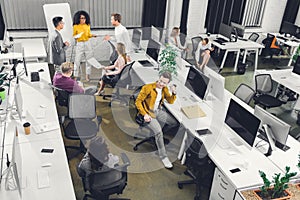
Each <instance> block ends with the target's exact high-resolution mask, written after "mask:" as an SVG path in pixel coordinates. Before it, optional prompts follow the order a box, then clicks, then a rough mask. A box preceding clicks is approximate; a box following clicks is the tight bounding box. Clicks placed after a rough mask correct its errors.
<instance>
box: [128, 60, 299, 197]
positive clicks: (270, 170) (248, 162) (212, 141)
mask: <svg viewBox="0 0 300 200" xmlns="http://www.w3.org/2000/svg"><path fill="white" fill-rule="evenodd" d="M133 69H134V72H135V73H136V74H137V75H138V76H139V78H140V80H142V81H143V82H144V83H149V82H154V81H155V80H157V78H158V72H157V71H156V70H153V69H152V68H149V67H147V68H145V67H141V66H140V65H139V64H138V63H137V64H135V65H134V67H133ZM186 71H188V70H187V68H185V67H182V68H181V70H180V71H179V74H180V75H179V76H178V77H177V78H173V80H172V82H174V83H176V84H177V91H178V92H177V99H176V101H175V103H174V104H165V106H166V107H167V108H168V110H169V111H170V112H171V113H172V114H173V115H174V117H176V118H177V120H178V121H179V122H180V123H181V124H182V125H183V126H184V127H185V128H186V130H187V132H186V133H185V136H184V139H183V142H182V145H181V148H180V151H179V154H178V159H181V157H182V154H183V150H184V145H185V141H186V138H187V134H192V135H193V136H195V137H197V138H199V139H201V140H202V141H203V143H204V145H205V147H206V148H207V150H208V153H209V157H210V158H211V159H212V161H213V162H214V163H215V164H216V166H217V168H218V170H219V171H220V173H222V174H223V175H224V177H225V178H226V180H228V182H229V184H230V185H231V186H232V188H231V189H232V190H230V194H229V196H230V197H229V199H232V198H231V197H233V195H234V193H235V189H240V188H246V187H250V186H260V185H262V183H263V182H262V179H261V177H260V176H259V173H258V171H259V170H262V171H264V172H265V173H266V174H267V176H272V175H274V173H282V172H283V171H284V168H282V164H279V163H277V162H281V161H282V160H281V159H279V160H277V157H276V156H275V153H274V157H276V159H275V158H274V159H271V158H270V159H268V158H266V157H265V156H264V155H263V154H262V153H260V152H259V151H257V150H256V149H252V150H249V149H248V148H246V147H244V146H242V147H239V148H238V152H237V153H236V154H235V155H229V153H230V152H232V149H230V148H229V149H223V148H222V147H221V146H219V145H218V143H219V142H220V143H222V141H223V140H226V139H227V138H229V137H237V136H236V135H234V133H232V132H230V131H227V130H226V129H225V128H223V124H224V119H225V115H226V111H227V107H228V103H229V100H230V98H234V99H235V100H236V101H238V102H239V103H240V104H242V105H243V106H244V107H245V108H247V109H248V110H249V111H250V112H252V113H253V109H252V108H251V107H250V106H248V105H246V104H245V103H243V102H242V101H241V100H239V99H238V98H236V97H235V96H233V94H231V93H230V92H228V91H226V90H225V91H224V92H225V99H224V101H222V102H220V101H218V100H212V101H201V100H199V99H198V102H194V101H193V100H191V99H190V98H189V95H193V96H194V98H195V97H196V95H194V94H193V93H192V92H190V91H189V90H188V89H187V88H185V87H184V85H183V84H184V81H185V78H186V77H185V78H184V74H186ZM196 98H197V97H196ZM189 104H199V105H200V107H201V108H202V109H203V111H204V112H205V113H206V115H207V116H206V117H203V118H198V119H188V118H187V117H186V116H185V115H184V114H183V113H182V112H181V110H180V108H181V106H185V105H189ZM202 128H209V129H210V130H211V131H212V133H213V134H210V135H204V136H199V135H197V133H196V131H195V130H197V129H202ZM288 145H289V146H291V147H292V149H293V150H292V151H287V152H285V153H284V152H280V150H278V154H282V155H281V156H283V157H285V156H289V155H290V154H294V151H297V150H298V149H299V148H297V147H298V146H299V144H297V143H291V144H290V143H288ZM294 145H296V146H294ZM295 156H296V155H295ZM295 156H293V158H294V157H295ZM289 161H290V160H288V165H290V164H293V163H294V162H297V160H295V161H293V162H289ZM234 168H240V169H241V171H240V172H238V173H234V174H233V173H231V172H230V170H231V169H234ZM216 173H217V172H216ZM215 184H216V183H215ZM215 184H214V183H213V188H212V193H211V194H213V192H215V190H218V189H216V188H215ZM214 198H215V196H214V195H211V199H214ZM225 199H227V198H225Z"/></svg>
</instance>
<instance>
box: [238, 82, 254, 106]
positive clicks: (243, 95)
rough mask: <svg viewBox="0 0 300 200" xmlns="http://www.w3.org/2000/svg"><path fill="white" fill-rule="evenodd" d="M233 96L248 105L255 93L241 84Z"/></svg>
mask: <svg viewBox="0 0 300 200" xmlns="http://www.w3.org/2000/svg"><path fill="white" fill-rule="evenodd" d="M234 95H235V96H236V97H238V98H239V99H241V100H243V101H244V102H245V103H246V104H249V103H250V101H251V100H252V98H253V96H254V95H255V91H254V89H252V88H251V87H250V86H248V85H246V84H244V83H242V84H240V85H239V87H238V88H237V89H236V90H235V92H234Z"/></svg>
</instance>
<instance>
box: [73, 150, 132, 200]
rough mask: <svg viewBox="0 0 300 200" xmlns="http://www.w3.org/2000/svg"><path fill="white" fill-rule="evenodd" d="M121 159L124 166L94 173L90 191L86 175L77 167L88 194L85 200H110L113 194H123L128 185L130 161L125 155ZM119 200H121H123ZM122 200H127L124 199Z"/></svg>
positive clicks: (91, 178) (122, 154)
mask: <svg viewBox="0 0 300 200" xmlns="http://www.w3.org/2000/svg"><path fill="white" fill-rule="evenodd" d="M121 159H122V161H123V164H122V165H118V166H116V167H114V168H104V169H103V170H99V171H95V172H92V173H91V174H90V175H89V179H88V181H89V186H90V188H89V189H87V188H86V181H87V180H86V176H85V173H84V172H83V171H82V170H81V169H80V168H79V167H78V166H77V172H78V174H79V176H80V177H81V179H82V184H83V188H84V191H85V192H86V193H85V195H84V197H83V199H84V200H87V199H88V198H92V199H97V200H108V199H109V195H111V194H122V193H123V190H124V189H125V187H126V185H127V179H128V177H127V167H128V166H129V165H130V161H129V159H128V157H127V155H126V154H125V153H121ZM87 192H89V193H87ZM118 199H119V200H121V198H118ZM122 199H123V200H126V199H124V198H122ZM127 200H129V199H127Z"/></svg>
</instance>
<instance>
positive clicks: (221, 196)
mask: <svg viewBox="0 0 300 200" xmlns="http://www.w3.org/2000/svg"><path fill="white" fill-rule="evenodd" d="M234 193H235V189H234V186H233V185H232V184H231V183H230V182H229V181H228V179H227V177H226V176H224V174H222V173H221V172H220V170H219V169H218V168H217V167H216V169H215V173H214V179H213V183H212V187H211V191H210V200H233V198H234Z"/></svg>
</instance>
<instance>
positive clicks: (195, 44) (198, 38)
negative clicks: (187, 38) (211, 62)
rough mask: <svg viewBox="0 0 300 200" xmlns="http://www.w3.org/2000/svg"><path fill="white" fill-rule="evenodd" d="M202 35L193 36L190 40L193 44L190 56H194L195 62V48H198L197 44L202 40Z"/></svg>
mask: <svg viewBox="0 0 300 200" xmlns="http://www.w3.org/2000/svg"><path fill="white" fill-rule="evenodd" d="M202 39H203V38H202V37H200V36H195V37H193V38H192V39H191V40H192V45H193V50H192V56H193V58H194V61H195V63H196V55H195V53H196V50H197V48H198V45H199V43H200V42H201V41H202ZM196 64H197V63H196Z"/></svg>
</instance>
